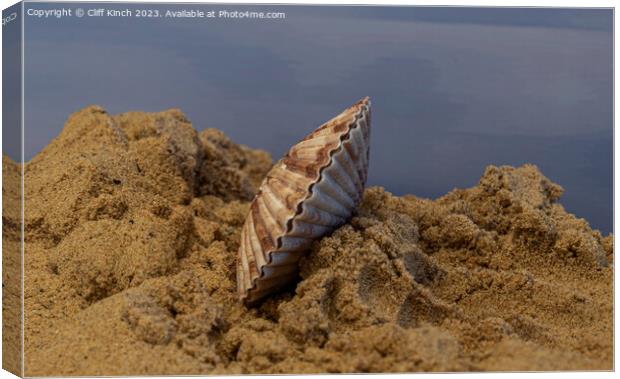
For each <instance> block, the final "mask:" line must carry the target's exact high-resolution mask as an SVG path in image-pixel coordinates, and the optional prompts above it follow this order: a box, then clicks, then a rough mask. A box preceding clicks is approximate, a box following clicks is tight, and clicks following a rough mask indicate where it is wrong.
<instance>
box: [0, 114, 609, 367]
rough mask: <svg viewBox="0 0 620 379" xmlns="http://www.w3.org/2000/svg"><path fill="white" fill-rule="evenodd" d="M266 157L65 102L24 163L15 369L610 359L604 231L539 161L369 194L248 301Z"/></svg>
mask: <svg viewBox="0 0 620 379" xmlns="http://www.w3.org/2000/svg"><path fill="white" fill-rule="evenodd" d="M5 165H6V163H5ZM270 166H271V158H270V157H269V156H268V154H267V153H264V152H262V151H259V150H252V149H249V148H247V147H244V146H239V145H237V144H235V143H233V142H231V141H230V140H229V139H228V138H227V137H226V136H224V135H223V134H222V133H221V132H219V131H217V130H213V129H208V130H205V131H203V132H201V133H197V132H196V131H195V130H194V129H193V128H192V126H191V124H190V122H189V121H188V120H187V119H186V118H185V116H184V115H183V114H182V113H181V112H180V111H178V110H169V111H165V112H161V113H140V112H133V113H126V114H122V115H118V116H110V115H108V114H107V113H106V112H105V111H104V110H103V109H101V108H99V107H88V108H86V109H84V110H82V111H79V112H77V113H75V114H73V115H72V116H71V117H70V118H69V120H68V122H67V124H66V126H65V128H64V130H63V131H62V133H61V134H60V135H59V136H58V138H56V139H55V140H54V141H52V142H51V143H50V145H49V146H48V147H47V148H45V149H44V150H43V151H42V152H41V153H40V154H38V155H37V156H36V157H35V158H33V159H32V161H31V162H29V163H27V165H26V167H25V178H24V180H25V183H26V186H25V201H26V205H25V228H26V233H27V234H26V245H25V313H26V314H25V341H26V345H25V370H26V375H29V376H41V375H56V376H62V375H135V374H143V375H144V374H233V373H322V372H387V371H394V372H397V371H466V370H571V369H603V370H609V369H612V342H613V341H612V310H613V308H612V274H613V271H612V266H613V265H612V263H613V238H612V237H611V236H606V237H603V236H602V235H601V234H600V233H599V232H598V231H594V230H592V229H591V228H590V227H589V225H588V223H587V222H586V221H585V220H583V219H578V218H576V217H575V216H573V215H571V214H569V213H567V212H566V211H565V210H564V209H563V208H562V206H561V205H560V204H559V203H558V202H557V201H558V199H559V198H560V195H561V194H562V189H561V187H560V186H558V185H557V184H554V183H552V182H551V181H549V180H548V179H547V178H545V177H544V176H543V175H542V174H541V173H540V172H539V171H538V169H537V168H536V167H534V166H531V165H525V166H523V167H520V168H512V167H494V166H489V167H488V168H487V169H486V171H485V173H484V175H483V176H482V178H481V180H480V182H479V184H478V185H476V186H475V187H473V188H470V189H457V190H454V191H452V192H450V193H449V194H447V195H445V196H443V197H441V198H439V199H437V200H427V199H421V198H417V197H415V196H412V195H408V196H404V197H396V196H393V195H391V194H390V193H389V192H387V191H385V190H384V189H382V188H378V187H374V188H369V189H367V190H366V193H365V195H364V199H363V202H362V204H361V205H360V207H359V209H358V212H357V215H356V216H355V217H354V218H353V219H352V220H351V221H350V222H349V223H348V224H346V225H344V226H342V227H341V228H339V229H338V230H336V231H335V232H334V233H333V234H332V235H331V236H328V237H326V238H324V239H322V240H321V241H319V242H317V243H315V245H314V246H313V248H312V251H311V252H310V253H309V254H308V256H307V257H306V258H305V259H304V260H303V261H302V262H301V265H300V268H301V271H300V276H301V279H300V282H299V283H298V285H297V286H295V287H292V288H290V289H289V290H288V291H285V292H283V293H281V294H279V295H276V296H273V297H271V298H269V299H268V300H266V301H265V302H264V303H263V304H262V305H261V306H260V307H259V308H249V309H248V308H246V307H245V306H243V305H242V304H240V303H239V302H238V301H237V294H236V284H235V271H234V270H235V259H236V251H237V248H238V239H239V234H240V228H241V225H242V223H243V220H244V218H245V215H246V212H247V211H248V209H249V201H251V199H252V196H253V194H254V193H255V191H256V189H257V187H258V185H259V184H260V182H261V180H262V177H263V176H264V175H265V173H266V172H267V171H268V169H269V168H270Z"/></svg>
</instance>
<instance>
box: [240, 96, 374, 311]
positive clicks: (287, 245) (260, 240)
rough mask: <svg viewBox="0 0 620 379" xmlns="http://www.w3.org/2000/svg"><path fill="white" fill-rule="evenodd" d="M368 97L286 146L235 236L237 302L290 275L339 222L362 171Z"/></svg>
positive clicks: (358, 190)
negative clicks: (312, 248)
mask: <svg viewBox="0 0 620 379" xmlns="http://www.w3.org/2000/svg"><path fill="white" fill-rule="evenodd" d="M369 138H370V100H369V99H368V98H364V99H362V100H360V101H359V102H358V103H356V104H355V105H353V106H351V107H350V108H348V109H347V110H345V111H344V112H342V113H341V114H339V115H338V116H336V117H334V118H333V119H331V120H330V121H328V122H326V123H325V124H323V125H321V126H320V127H319V128H318V129H316V130H315V131H314V132H312V133H311V134H309V135H308V136H307V137H306V138H304V139H303V140H301V141H300V142H299V143H297V144H296V145H294V146H293V147H291V149H290V150H289V151H288V153H287V154H286V155H285V156H284V157H283V158H282V159H280V160H279V161H278V162H277V163H276V164H275V165H274V167H273V168H272V169H271V171H269V173H267V176H266V178H265V179H264V181H263V183H262V184H261V187H260V189H259V190H258V193H257V194H256V196H255V198H254V200H253V201H252V204H251V206H250V212H249V214H248V216H247V217H246V220H245V223H244V225H243V229H242V231H241V240H240V245H239V253H238V261H237V286H238V290H239V297H240V299H241V300H243V301H244V302H245V303H246V304H253V303H255V302H257V301H258V300H260V299H262V298H264V297H265V296H267V295H269V294H271V293H274V292H277V291H278V290H279V289H281V288H282V287H284V286H286V285H287V284H289V283H291V282H292V281H294V280H295V279H296V278H297V271H298V262H299V259H300V258H301V257H302V256H303V254H304V253H305V252H306V251H307V250H308V249H309V248H310V246H311V245H312V242H313V241H315V240H317V239H319V238H321V237H322V236H324V235H325V234H327V233H330V232H331V231H333V230H334V229H335V228H336V227H338V226H340V225H342V224H344V223H345V222H347V220H348V219H349V218H350V217H351V215H352V213H353V211H354V210H355V208H356V207H357V205H358V203H359V201H360V200H361V197H362V193H363V191H364V186H365V184H366V177H367V174H368V158H369V147H370V144H369Z"/></svg>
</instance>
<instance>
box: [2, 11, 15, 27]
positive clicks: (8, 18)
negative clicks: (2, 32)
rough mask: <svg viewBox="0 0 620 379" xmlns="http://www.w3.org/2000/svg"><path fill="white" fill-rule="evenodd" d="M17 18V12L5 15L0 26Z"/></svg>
mask: <svg viewBox="0 0 620 379" xmlns="http://www.w3.org/2000/svg"><path fill="white" fill-rule="evenodd" d="M16 18H17V12H13V13H11V14H10V15H8V16H6V17H2V26H5V25H7V24H8V23H9V22H11V21H13V20H15V19H16Z"/></svg>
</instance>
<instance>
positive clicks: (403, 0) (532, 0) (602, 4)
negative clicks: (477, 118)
mask: <svg viewBox="0 0 620 379" xmlns="http://www.w3.org/2000/svg"><path fill="white" fill-rule="evenodd" d="M25 2H26V3H32V2H62V3H71V2H75V3H80V2H81V3H86V2H101V1H94V0H91V1H40V0H27V1H25ZM106 2H109V3H128V2H127V1H114V0H113V1H106ZM129 2H131V3H222V4H303V5H308V4H312V5H401V6H412V5H422V6H424V5H426V6H467V7H477V6H479V7H562V8H614V7H615V2H614V1H610V0H591V1H578V0H564V1H558V0H521V1H516V0H502V1H498V0H477V1H468V0H450V1H437V0H435V1H433V0H426V1H410V0H388V1H374V2H373V1H367V0H366V1H365V0H359V1H355V0H339V1H333V0H312V1H300V0H288V1H278V0H271V1H269V0H268V1H258V0H245V1H223V0H211V1H205V2H198V1H193V2H188V1H185V2H184V1H175V0H172V1H161V0H154V1H143V0H137V1H129ZM15 3H16V1H14V0H0V5H2V9H4V8H7V7H9V6H11V5H13V4H15ZM23 31H24V20H23V13H22V67H23V59H24V56H23V52H24V49H23V42H24V41H23V35H24V34H23ZM1 33H2V32H1V31H0V36H1ZM617 37H618V30H617V28H616V25H615V15H614V76H613V80H614V99H613V100H614V102H613V104H614V117H613V120H614V203H613V205H614V226H615V225H617V222H618V217H619V216H618V212H616V211H617V207H616V202H615V199H616V197H617V195H618V193H619V192H618V191H620V190H619V189H618V187H617V186H616V182H615V178H616V168H617V167H618V163H619V161H618V156H617V155H616V153H615V146H616V145H617V143H618V139H619V138H620V137H618V135H617V134H616V133H615V120H616V119H615V113H616V111H617V110H618V102H617V99H616V97H615V88H616V85H617V84H618V79H617V77H616V75H615V62H617V61H618V60H617V56H616V54H617V49H616V41H617V40H618V38H617ZM1 67H2V51H1V49H0V68H1ZM23 86H24V79H23V76H22V99H21V101H22V141H21V142H22V162H23V159H24V156H23V142H24V127H23V123H24V91H23V89H24V88H23ZM1 109H2V94H1V92H0V111H1ZM1 143H2V136H1V133H0V144H1ZM1 184H2V178H1V177H0V186H1ZM23 185H24V183H23V167H22V205H23ZM1 210H2V207H1V205H0V212H1ZM22 218H23V206H22ZM614 230H615V227H614ZM23 232H24V231H23V225H22V247H23ZM21 264H22V273H23V269H24V266H23V264H24V262H23V251H22V260H21ZM614 267H615V261H614ZM21 280H22V325H23V316H24V313H23V311H24V310H23V296H24V294H23V280H24V278H23V275H22V278H21ZM615 284H616V283H615V273H614V358H615V359H614V361H615V362H617V361H618V358H619V357H620V355H619V353H618V349H616V348H615V342H616V338H615V337H616V330H615V326H616V325H617V321H618V313H617V312H615V304H617V302H618V296H619V295H618V291H617V289H618V288H617V286H615ZM0 319H1V317H0ZM0 335H1V330H0ZM23 338H24V335H23V328H22V357H23V342H24V341H23ZM1 351H2V347H1V346H0V353H1ZM24 361H25V360H24V359H22V373H23V372H24V371H23V365H24ZM615 362H614V363H615ZM614 367H615V366H614ZM396 375H398V376H406V377H412V378H436V377H444V376H446V377H447V376H448V375H459V376H466V377H472V375H481V376H484V378H505V377H512V378H521V377H537V378H540V377H557V378H582V377H584V376H585V375H588V377H590V378H608V377H610V378H611V377H614V373H613V372H589V373H587V374H585V373H584V372H553V373H472V374H468V373H461V374H396ZM330 376H331V375H330ZM354 376H357V375H339V376H338V377H339V378H353V377H354ZM9 377H13V375H12V374H10V373H8V372H6V371H4V370H2V371H0V379H3V378H9ZM258 377H259V376H255V375H252V376H249V375H247V376H229V377H227V378H258ZM285 377H289V376H288V375H287V376H285ZM291 377H292V376H291ZM294 377H297V378H299V377H302V378H305V377H310V376H307V375H297V376H294ZM373 377H380V378H387V377H388V375H386V374H378V375H373ZM167 378H181V376H167Z"/></svg>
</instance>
